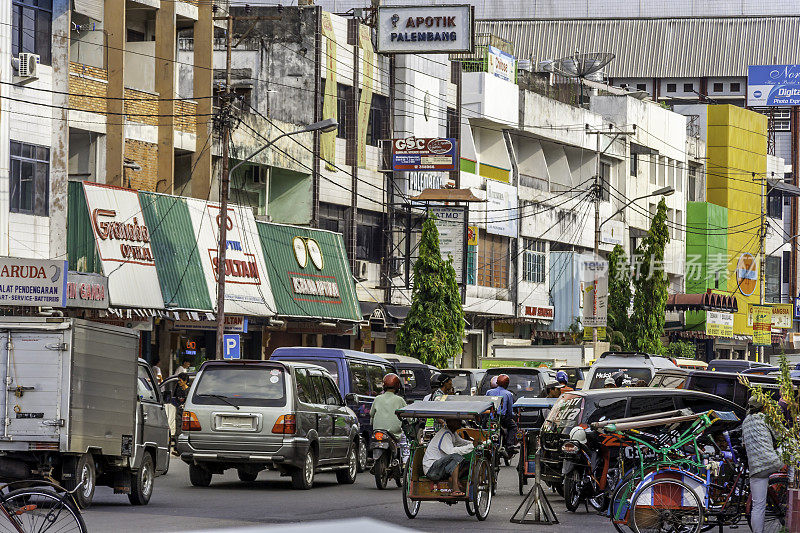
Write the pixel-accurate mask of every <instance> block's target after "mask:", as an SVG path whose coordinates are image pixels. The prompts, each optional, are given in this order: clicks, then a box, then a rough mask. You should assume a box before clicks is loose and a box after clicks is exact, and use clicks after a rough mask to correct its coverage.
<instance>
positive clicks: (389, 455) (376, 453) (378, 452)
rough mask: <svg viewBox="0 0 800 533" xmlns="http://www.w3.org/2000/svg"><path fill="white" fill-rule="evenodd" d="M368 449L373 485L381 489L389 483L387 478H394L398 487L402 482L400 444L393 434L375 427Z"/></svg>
mask: <svg viewBox="0 0 800 533" xmlns="http://www.w3.org/2000/svg"><path fill="white" fill-rule="evenodd" d="M369 450H370V453H371V455H372V460H373V461H374V462H373V465H372V469H371V472H372V474H373V475H374V476H375V486H376V487H378V489H380V490H383V489H385V488H386V486H387V485H388V484H389V478H394V480H395V483H396V484H397V486H398V487H400V486H401V485H402V482H403V481H402V480H403V459H402V454H401V450H400V444H399V443H398V441H397V439H396V438H395V437H394V435H392V434H391V433H389V432H388V431H384V430H381V429H376V430H375V431H373V432H372V439H371V440H370V443H369Z"/></svg>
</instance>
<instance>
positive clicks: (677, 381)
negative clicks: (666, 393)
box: [648, 367, 691, 389]
mask: <svg viewBox="0 0 800 533" xmlns="http://www.w3.org/2000/svg"><path fill="white" fill-rule="evenodd" d="M689 372H691V370H689V369H687V368H680V367H678V368H662V369H661V370H658V371H656V373H655V374H654V375H653V379H651V380H650V384H649V385H648V386H649V387H661V388H664V389H682V388H683V385H684V382H685V381H686V376H688V375H689Z"/></svg>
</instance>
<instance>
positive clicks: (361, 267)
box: [353, 261, 369, 281]
mask: <svg viewBox="0 0 800 533" xmlns="http://www.w3.org/2000/svg"><path fill="white" fill-rule="evenodd" d="M368 268H369V262H367V261H356V271H355V272H353V275H354V276H355V277H356V279H357V280H358V281H366V280H367V269H368Z"/></svg>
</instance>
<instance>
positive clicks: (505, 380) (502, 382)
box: [497, 374, 511, 389]
mask: <svg viewBox="0 0 800 533" xmlns="http://www.w3.org/2000/svg"><path fill="white" fill-rule="evenodd" d="M497 384H498V385H499V386H501V387H503V388H504V389H507V388H508V386H509V385H510V384H511V378H510V377H508V374H500V375H499V376H497Z"/></svg>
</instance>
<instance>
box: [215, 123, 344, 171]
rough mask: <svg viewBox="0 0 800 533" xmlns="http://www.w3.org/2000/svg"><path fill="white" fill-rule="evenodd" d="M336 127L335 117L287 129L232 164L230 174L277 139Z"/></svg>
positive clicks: (330, 129)
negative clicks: (291, 129)
mask: <svg viewBox="0 0 800 533" xmlns="http://www.w3.org/2000/svg"><path fill="white" fill-rule="evenodd" d="M338 127H339V122H338V121H337V120H336V119H335V118H326V119H325V120H320V121H319V122H314V123H313V124H309V125H308V126H306V127H305V128H302V129H299V130H296V131H287V132H284V133H281V134H280V135H278V136H277V137H275V138H274V139H272V140H271V141H269V142H268V143H267V144H265V145H264V146H262V147H261V148H259V149H258V150H256V151H255V152H253V153H252V154H250V155H249V156H247V157H245V158H244V159H242V160H241V161H239V162H238V163H236V164H235V165H233V167H232V168H231V170H230V174H233V171H234V170H236V169H237V168H239V167H240V166H242V165H243V164H245V163H247V162H248V161H250V160H251V159H253V158H254V157H255V156H257V155H258V154H260V153H261V152H263V151H264V150H266V149H267V148H269V147H270V146H272V145H273V144H275V143H276V142H277V141H278V139H281V138H283V137H289V136H291V135H298V134H300V133H308V132H311V131H321V132H322V133H328V132H331V131H333V130H335V129H336V128H338Z"/></svg>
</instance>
